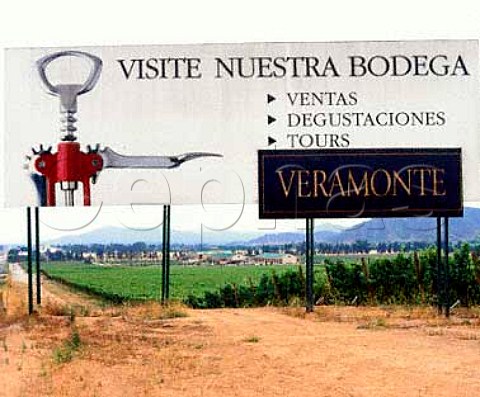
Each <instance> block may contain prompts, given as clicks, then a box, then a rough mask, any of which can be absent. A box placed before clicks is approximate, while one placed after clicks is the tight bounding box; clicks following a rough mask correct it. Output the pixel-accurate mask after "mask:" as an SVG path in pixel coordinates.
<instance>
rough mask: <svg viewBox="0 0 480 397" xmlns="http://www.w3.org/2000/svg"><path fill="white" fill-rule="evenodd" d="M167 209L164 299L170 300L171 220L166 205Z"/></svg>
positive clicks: (169, 207) (168, 206)
mask: <svg viewBox="0 0 480 397" xmlns="http://www.w3.org/2000/svg"><path fill="white" fill-rule="evenodd" d="M165 207H166V209H167V218H166V220H167V226H166V240H167V241H166V251H165V271H166V274H165V299H166V300H167V301H168V300H169V299H170V234H171V233H170V232H171V228H170V219H171V215H170V214H171V206H170V205H166V206H165Z"/></svg>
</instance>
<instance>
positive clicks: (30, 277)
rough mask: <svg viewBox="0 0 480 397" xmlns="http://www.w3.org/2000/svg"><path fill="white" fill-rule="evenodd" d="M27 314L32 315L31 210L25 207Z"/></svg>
mask: <svg viewBox="0 0 480 397" xmlns="http://www.w3.org/2000/svg"><path fill="white" fill-rule="evenodd" d="M27 272H28V314H29V315H30V314H32V313H33V272H32V209H31V208H30V207H27Z"/></svg>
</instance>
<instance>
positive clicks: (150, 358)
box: [0, 285, 480, 397]
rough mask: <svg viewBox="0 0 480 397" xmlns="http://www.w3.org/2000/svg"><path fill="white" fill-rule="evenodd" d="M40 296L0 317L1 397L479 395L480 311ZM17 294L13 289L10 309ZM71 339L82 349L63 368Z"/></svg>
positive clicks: (55, 291)
mask: <svg viewBox="0 0 480 397" xmlns="http://www.w3.org/2000/svg"><path fill="white" fill-rule="evenodd" d="M47 288H48V289H49V291H50V292H49V294H50V298H48V296H49V294H46V300H47V301H48V300H49V299H51V301H50V303H45V305H44V308H43V309H42V311H41V312H40V313H39V314H37V315H36V316H34V317H33V318H30V319H27V318H25V317H24V316H23V317H22V316H21V315H20V314H19V313H18V311H17V312H14V311H12V312H11V313H16V314H15V315H13V314H10V315H9V316H5V315H4V317H3V320H2V319H0V396H2V397H3V396H8V397H17V396H22V397H23V396H25V397H29V396H89V397H93V396H98V397H100V396H109V397H116V396H122V397H126V396H166V397H169V396H172V397H173V396H176V397H179V396H188V397H196V396H198V397H200V396H201V397H210V396H211V397H220V396H221V397H227V396H228V397H230V396H245V397H247V396H248V397H251V396H257V395H259V396H260V395H261V396H295V397H303V396H316V397H321V396H332V397H333V396H368V397H371V396H374V397H375V396H378V397H380V396H382V397H388V396H415V397H416V396H422V397H423V396H478V395H479V393H480V392H479V391H480V320H479V318H480V310H470V311H457V312H456V313H455V315H454V316H453V317H452V319H451V320H448V321H447V320H445V319H443V318H442V317H437V316H436V314H435V311H433V310H431V309H428V308H425V309H414V310H407V309H405V308H387V309H381V308H352V307H344V308H335V307H317V308H316V312H315V313H314V314H311V315H305V313H304V311H303V309H301V308H288V309H275V308H262V309H239V310H208V311H200V310H198V311H193V310H189V309H185V308H179V307H174V308H170V309H164V308H161V307H160V306H157V305H153V304H150V305H144V306H140V307H134V308H127V307H116V308H112V307H110V308H108V307H103V306H102V305H99V304H98V302H94V301H92V300H91V299H88V298H87V297H85V296H83V297H82V296H79V297H77V295H76V294H74V293H72V292H70V291H67V290H65V289H64V288H63V287H59V286H55V285H50V286H47ZM23 293H24V291H23V290H21V289H20V290H19V287H18V286H15V285H13V286H12V291H10V292H9V301H10V303H11V304H13V303H14V302H16V303H15V304H16V305H17V306H21V305H22V304H24V302H21V297H22V296H24V295H22V294H23ZM58 296H60V298H61V299H58ZM15 297H16V298H15ZM56 299H58V300H56ZM73 306H74V309H73V311H74V312H75V313H76V315H75V316H74V315H72V314H71V312H69V310H71V309H72V307H73ZM185 315H186V317H183V316H185ZM175 316H182V317H178V318H169V317H175ZM72 332H76V333H78V335H79V337H80V340H81V344H80V347H79V348H78V349H75V351H73V353H72V357H71V360H66V361H64V362H59V360H58V354H57V355H56V352H58V350H59V349H62V348H63V347H64V346H65V343H66V341H68V340H71V338H72V336H71V335H72ZM56 357H57V359H56Z"/></svg>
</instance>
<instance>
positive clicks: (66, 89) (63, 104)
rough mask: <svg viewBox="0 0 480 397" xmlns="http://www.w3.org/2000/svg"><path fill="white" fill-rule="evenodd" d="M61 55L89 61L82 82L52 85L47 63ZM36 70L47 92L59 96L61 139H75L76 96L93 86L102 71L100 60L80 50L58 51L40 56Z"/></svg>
mask: <svg viewBox="0 0 480 397" xmlns="http://www.w3.org/2000/svg"><path fill="white" fill-rule="evenodd" d="M62 57H78V58H83V59H87V60H88V61H90V63H91V68H90V73H89V75H88V77H87V79H86V80H85V82H84V83H83V84H56V85H53V84H52V83H51V82H50V81H49V80H48V77H47V67H48V65H49V64H50V63H51V62H52V61H54V60H56V59H58V58H62ZM37 70H38V73H39V75H40V80H41V82H42V83H43V86H44V88H45V90H46V91H47V93H48V94H50V95H54V96H58V97H60V113H61V115H62V118H61V123H62V126H61V129H60V130H61V132H62V134H63V135H62V141H70V142H72V141H75V140H76V139H77V138H76V137H75V135H74V133H75V131H76V130H77V128H76V127H75V122H76V121H77V119H76V118H75V114H76V113H77V96H79V95H82V94H85V93H87V92H89V91H90V90H92V89H93V87H95V84H96V83H97V81H98V79H99V77H100V73H101V71H102V60H101V59H100V58H98V57H96V56H95V55H92V54H88V53H86V52H82V51H60V52H56V53H54V54H51V55H47V56H45V57H43V58H40V59H39V60H38V61H37Z"/></svg>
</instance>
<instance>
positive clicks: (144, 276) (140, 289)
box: [43, 262, 298, 300]
mask: <svg viewBox="0 0 480 397" xmlns="http://www.w3.org/2000/svg"><path fill="white" fill-rule="evenodd" d="M297 268H298V266H278V265H277V266H223V267H220V266H181V265H172V266H171V268H170V269H171V270H170V297H171V298H174V299H183V298H185V297H187V296H188V295H189V294H193V295H195V296H200V295H202V294H203V293H204V292H205V291H214V290H217V289H218V288H220V287H221V286H223V285H224V284H226V283H235V284H248V283H249V282H250V280H251V281H252V282H253V283H257V282H258V280H259V279H260V277H261V275H262V274H264V273H267V274H271V273H272V272H273V271H275V272H276V273H277V274H280V273H282V272H284V271H286V270H288V269H297ZM43 270H44V272H45V273H46V274H47V275H48V276H49V277H51V278H53V279H56V280H59V281H63V282H65V283H67V284H70V285H72V286H75V287H78V288H80V289H82V290H84V291H86V292H91V293H94V294H97V295H100V296H103V297H105V298H107V299H114V300H144V299H160V296H161V285H162V270H161V267H160V266H139V267H135V266H111V267H106V266H98V265H89V264H84V263H79V262H56V263H48V264H44V265H43Z"/></svg>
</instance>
